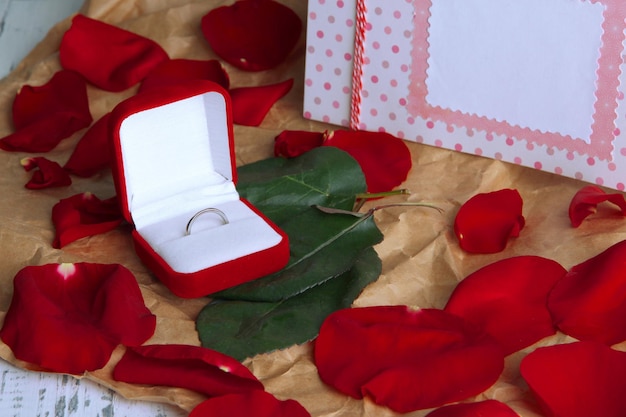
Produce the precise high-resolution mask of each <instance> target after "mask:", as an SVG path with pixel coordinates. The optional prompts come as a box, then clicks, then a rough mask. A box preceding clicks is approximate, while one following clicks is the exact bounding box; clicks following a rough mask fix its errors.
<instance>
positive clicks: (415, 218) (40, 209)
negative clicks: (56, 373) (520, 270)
mask: <svg viewBox="0 0 626 417" xmlns="http://www.w3.org/2000/svg"><path fill="white" fill-rule="evenodd" d="M281 2H283V3H284V4H286V5H288V6H289V7H291V8H292V9H293V10H295V11H296V12H297V13H298V14H299V15H300V16H301V18H302V20H303V21H306V2H305V1H303V0H281ZM230 3H232V1H226V0H206V1H191V0H176V1H171V0H170V1H164V0H162V1H148V0H131V1H121V0H117V1H116V0H91V1H89V0H88V1H87V2H86V3H85V5H84V6H83V8H82V12H83V13H85V14H86V15H88V16H90V17H93V18H96V19H100V20H103V21H105V22H107V23H111V24H114V25H117V26H120V27H122V28H125V29H127V30H130V31H132V32H135V33H138V34H140V35H143V36H146V37H148V38H151V39H153V40H155V41H157V42H158V43H159V44H161V45H162V46H163V47H164V48H165V49H166V51H167V52H168V54H169V55H170V57H172V58H189V59H211V58H216V56H214V54H213V53H212V51H211V49H210V47H209V46H208V44H207V43H206V41H205V40H204V38H203V37H202V35H201V31H200V19H201V18H202V16H203V15H205V14H206V13H207V12H208V11H209V10H211V9H212V8H215V7H218V6H220V5H224V4H230ZM69 26H70V19H67V20H64V21H62V22H60V23H59V24H58V25H56V26H55V27H54V28H53V29H52V30H51V31H50V32H49V33H48V35H47V36H46V38H45V39H44V40H43V41H42V42H41V43H40V44H39V45H38V46H37V47H36V48H35V49H34V50H33V51H32V52H31V53H30V54H29V55H28V56H27V57H26V58H25V59H24V61H23V62H22V63H21V64H20V65H19V66H18V67H17V68H16V69H15V70H14V71H13V73H11V74H10V75H9V76H8V77H6V78H5V79H3V80H1V81H0V137H3V136H5V135H8V134H9V133H11V132H12V125H11V119H10V117H11V113H10V112H11V104H12V101H13V98H14V97H15V93H16V92H17V91H18V90H19V88H20V87H21V86H22V85H24V84H29V85H41V84H44V83H45V82H47V81H48V80H49V79H50V77H51V76H52V75H53V74H54V72H56V71H57V70H59V69H60V64H59V60H58V46H59V43H60V40H61V37H62V35H63V33H64V32H65V30H67V29H68V28H69ZM304 58H305V39H304V35H303V36H302V38H301V39H300V42H299V43H298V45H297V47H296V49H295V50H294V52H293V53H292V55H291V56H290V57H289V59H288V61H287V62H286V63H284V64H283V65H281V66H280V67H278V68H276V69H275V70H272V71H265V72H261V73H247V72H243V71H239V70H237V69H235V68H233V67H230V66H228V65H227V64H225V67H226V69H227V71H228V73H229V74H230V77H231V83H232V86H233V87H243V86H252V85H264V84H270V83H274V82H279V81H283V80H285V79H288V78H294V80H295V84H294V87H293V89H292V91H291V92H290V93H289V94H288V95H287V96H286V97H284V98H283V99H282V100H280V101H279V102H278V103H277V104H276V105H275V106H274V107H273V108H272V110H271V112H270V113H269V114H268V116H267V117H266V119H265V120H264V122H263V124H262V125H261V126H260V127H258V128H252V127H244V126H235V143H236V152H237V163H238V164H239V165H241V164H245V163H249V162H253V161H256V160H259V159H263V158H267V157H270V156H271V155H272V150H273V148H272V146H273V139H274V137H275V136H276V135H277V134H278V133H280V132H281V131H282V130H285V129H302V130H316V131H323V130H326V129H334V128H335V127H333V126H328V125H324V124H321V123H317V122H311V121H308V120H305V119H304V118H303V117H302V116H301V113H302V92H303V68H304ZM135 91H136V87H135V88H132V89H130V90H128V91H125V92H122V93H117V94H112V93H107V92H104V91H101V90H98V89H97V88H95V87H90V88H89V91H88V93H89V97H90V107H91V111H92V114H93V116H94V118H95V119H97V118H99V117H100V116H101V115H103V114H105V113H106V112H107V111H109V110H110V109H111V108H112V107H113V106H114V105H115V104H116V103H118V102H119V101H121V100H122V99H124V98H126V97H128V96H130V95H132V94H134V93H135ZM83 133H84V131H81V132H78V133H77V134H75V135H73V136H72V137H71V138H69V139H67V140H64V141H63V142H62V143H61V144H60V145H59V146H58V147H57V148H56V149H54V150H53V151H51V152H49V153H48V154H46V157H48V158H49V159H52V160H55V161H58V162H60V163H61V164H63V163H64V162H65V161H66V160H67V158H69V155H70V154H71V151H72V149H73V147H74V145H75V144H76V142H77V141H78V140H79V139H80V137H81V135H82V134H83ZM409 147H410V149H411V152H412V155H413V169H412V171H411V173H410V175H409V178H408V179H407V181H406V183H405V184H403V185H402V187H404V188H408V189H409V190H410V191H411V192H412V194H411V195H410V196H408V197H406V196H404V197H395V198H393V199H389V200H388V201H389V202H393V201H406V200H409V201H426V202H430V203H433V204H436V205H437V206H439V207H441V208H443V209H444V210H445V211H444V213H443V214H440V213H438V212H436V211H434V210H429V209H424V208H406V207H394V208H389V209H385V210H382V211H378V212H377V213H376V220H377V223H378V225H379V227H380V228H381V230H382V231H383V233H384V235H385V240H384V241H383V242H382V243H381V244H379V245H378V246H377V247H376V250H377V252H378V253H379V255H380V256H381V258H382V260H383V272H382V275H381V277H380V279H379V280H378V281H377V282H376V283H374V284H372V285H370V286H369V287H367V288H366V289H365V291H364V292H363V293H362V295H361V296H360V297H359V298H358V299H357V300H356V302H355V305H356V306H371V305H389V304H394V305H395V304H406V305H410V306H413V307H420V308H429V307H435V308H441V307H443V306H444V305H445V303H446V301H447V298H448V296H449V294H450V292H451V291H452V290H453V288H454V287H455V285H456V284H457V283H458V282H459V281H460V280H461V279H463V277H465V276H466V275H468V274H469V273H471V272H473V271H475V270H477V269H478V268H480V267H482V266H484V265H487V264H489V263H491V262H494V261H496V260H499V259H503V258H507V257H511V256H516V255H539V256H544V257H547V258H550V259H554V260H556V261H557V262H560V263H561V264H562V265H563V266H564V267H566V268H570V267H571V266H573V265H575V264H578V263H580V262H582V261H583V260H585V259H587V258H589V257H591V256H594V255H596V254H598V253H600V252H601V251H603V250H604V249H606V248H607V247H609V246H610V245H612V244H614V243H616V242H619V241H621V240H623V239H626V220H624V219H623V218H621V216H616V215H613V214H612V213H611V212H610V209H602V210H601V212H602V213H601V215H599V216H595V217H592V218H589V219H587V220H586V221H585V222H584V223H583V224H582V226H580V227H579V228H577V229H574V228H572V227H571V225H570V224H569V219H568V214H567V207H568V205H569V202H570V200H571V198H572V196H573V195H574V193H575V192H576V191H577V190H578V189H580V188H581V187H582V186H584V185H585V184H584V183H582V182H579V181H576V180H573V179H569V178H564V177H560V176H557V175H552V174H549V173H545V172H539V171H534V170H531V169H528V168H523V167H520V166H515V165H510V164H506V163H502V162H499V161H494V160H489V159H485V158H481V157H476V156H470V155H466V154H461V153H456V152H452V151H449V150H444V149H437V148H433V147H428V146H423V145H419V144H415V143H409ZM24 156H27V155H26V154H22V153H7V152H0V169H2V175H1V176H0V190H1V192H2V193H1V195H2V198H1V199H0V222H1V224H2V228H1V229H0V250H1V252H0V254H1V256H0V281H1V283H2V284H1V286H0V311H1V314H0V317H2V318H3V317H4V314H5V312H6V310H7V308H8V306H9V303H10V301H11V295H12V280H13V277H14V275H15V274H16V273H17V271H18V270H20V269H21V268H22V267H24V266H26V265H41V264H45V263H57V262H99V263H120V264H123V265H124V266H126V267H127V268H129V269H130V270H131V271H132V272H133V273H134V274H135V276H136V277H137V280H138V282H139V284H140V286H141V289H142V292H143V296H144V298H145V301H146V304H147V305H148V307H149V308H150V309H151V310H152V311H153V312H154V313H155V314H156V315H157V317H158V323H157V331H156V334H155V335H154V337H153V338H152V339H150V340H149V341H148V343H150V344H153V343H185V344H191V345H198V344H199V341H198V337H197V335H196V332H195V327H194V326H195V324H194V320H195V317H196V315H197V314H198V312H199V311H200V309H201V308H202V307H203V306H204V305H205V304H206V303H207V300H208V299H197V300H183V299H179V298H177V297H175V296H173V295H172V294H171V293H169V292H168V291H167V290H166V289H165V288H164V287H163V285H161V284H160V283H159V282H158V281H156V280H155V279H154V278H153V276H152V275H151V274H150V273H149V272H148V271H147V270H146V269H145V268H144V267H143V266H142V265H141V263H140V262H139V260H138V259H137V257H136V255H135V252H134V250H133V248H132V243H131V237H130V234H129V229H128V227H121V228H119V229H117V230H115V231H112V232H110V233H107V234H104V235H99V236H94V237H92V238H88V239H83V240H80V241H78V242H75V243H73V244H71V245H68V246H67V247H65V248H63V249H62V250H56V249H53V248H52V247H51V242H52V238H53V236H54V228H53V226H52V223H51V220H50V212H51V209H52V206H53V205H54V204H55V203H57V202H58V201H59V200H60V199H61V198H66V197H69V196H71V195H74V194H76V193H79V192H85V191H89V192H92V193H94V194H96V195H97V196H98V197H100V198H108V197H111V196H112V195H114V193H115V190H114V187H113V183H112V180H111V177H110V175H109V174H102V175H98V176H96V177H93V178H90V179H80V178H74V179H73V180H74V181H73V184H72V186H70V187H69V188H60V189H48V190H42V191H29V190H26V189H25V188H24V184H25V183H26V182H27V180H28V178H29V176H30V174H29V173H26V172H24V170H23V168H22V167H21V166H20V163H19V161H20V159H21V158H23V157H24ZM501 188H515V189H517V190H519V192H520V194H521V195H522V197H523V199H524V216H525V217H526V227H525V228H524V229H523V230H522V232H521V235H520V237H519V238H517V239H514V240H512V241H511V242H510V243H509V245H508V247H507V248H506V250H505V251H504V252H502V253H498V254H493V255H470V254H467V253H464V252H463V251H461V250H460V248H459V246H458V244H457V242H456V239H455V237H454V234H453V230H452V224H453V220H454V216H455V214H456V211H457V209H458V207H459V206H460V205H461V204H462V203H463V202H465V201H466V200H467V199H468V198H470V197H471V196H473V195H475V194H476V193H479V192H488V191H494V190H498V189H501ZM366 208H367V206H366ZM120 296H123V295H122V294H121V295H120ZM568 340H569V339H567V338H565V337H564V336H562V335H558V336H554V337H551V338H547V339H546V340H542V341H541V342H539V343H538V344H537V345H548V344H554V343H559V342H563V341H568ZM534 347H536V346H533V347H530V348H528V349H525V350H524V351H523V352H519V353H517V354H514V355H511V356H510V357H508V358H507V361H506V369H505V372H504V373H503V375H502V376H501V378H500V380H499V381H498V382H497V383H496V384H495V385H494V386H493V387H492V388H490V389H489V390H488V391H487V392H485V393H484V394H481V395H480V396H478V397H477V398H476V400H480V399H486V398H494V399H498V400H501V401H504V402H506V403H507V404H509V405H510V406H511V407H513V408H514V409H515V410H516V411H517V412H518V413H520V415H523V416H525V417H527V416H528V417H534V416H539V415H540V414H539V413H538V412H537V411H536V408H535V406H534V405H533V404H532V402H530V400H529V396H528V392H527V388H526V386H525V384H524V382H523V381H522V379H521V377H520V375H519V371H518V366H519V362H520V360H521V359H522V358H523V356H524V355H525V354H526V353H527V352H529V351H531V350H532V349H533V348H534ZM122 353H123V349H122V348H119V349H118V350H117V351H116V352H115V354H114V355H113V357H112V359H111V361H110V362H109V364H108V365H107V366H106V367H105V368H104V369H102V370H99V371H96V372H92V373H88V374H87V375H85V377H86V378H89V379H92V380H95V381H97V382H99V383H101V384H103V385H106V386H108V387H111V388H113V389H114V390H116V391H117V392H119V393H121V394H122V395H124V396H126V397H129V398H139V399H150V400H157V401H164V402H170V403H174V404H176V405H178V406H180V407H181V408H183V409H186V410H191V409H192V408H193V407H194V406H195V405H196V404H198V403H199V402H200V401H202V399H203V397H202V396H200V395H198V394H196V393H193V392H190V391H187V390H182V389H173V388H165V387H146V386H138V385H129V384H124V383H119V382H116V381H114V380H113V379H112V377H111V370H112V369H113V367H114V365H115V363H116V362H117V361H118V360H119V358H120V357H121V355H122ZM0 357H2V358H4V359H6V360H8V361H10V362H12V363H14V364H17V365H18V366H21V367H24V368H29V366H28V364H25V363H21V362H19V361H17V360H16V359H15V358H14V357H13V356H12V354H11V351H10V349H9V348H8V347H7V346H6V345H0ZM245 364H246V365H247V366H248V367H249V368H250V369H251V370H252V372H254V374H255V375H256V376H257V377H258V378H260V379H261V380H262V381H263V383H264V384H265V386H266V389H267V390H268V391H269V392H271V393H273V394H274V395H276V396H277V397H279V398H281V399H286V398H292V399H295V400H297V401H299V402H300V403H301V404H302V405H303V406H304V407H305V408H306V409H307V410H308V411H309V412H310V413H311V415H312V416H320V417H321V416H325V417H330V416H333V417H348V416H350V417H353V416H377V417H387V416H389V417H391V416H395V415H397V414H395V413H393V412H391V411H390V410H388V409H386V408H382V407H378V406H376V405H374V404H373V403H371V402H370V401H369V400H355V399H351V398H348V397H346V396H344V395H342V394H339V393H337V392H336V391H334V390H333V389H332V388H330V387H328V386H325V385H324V384H323V383H322V382H321V381H320V380H319V378H318V376H317V371H316V368H315V365H314V363H313V361H312V345H311V344H310V343H309V344H304V345H301V346H293V347H290V348H287V349H285V350H283V351H279V352H273V353H269V354H263V355H259V356H257V357H254V358H251V359H248V360H246V361H245ZM472 400H473V399H472ZM427 412H428V410H422V411H416V412H413V413H409V414H407V416H411V417H421V416H425V415H426V414H427Z"/></svg>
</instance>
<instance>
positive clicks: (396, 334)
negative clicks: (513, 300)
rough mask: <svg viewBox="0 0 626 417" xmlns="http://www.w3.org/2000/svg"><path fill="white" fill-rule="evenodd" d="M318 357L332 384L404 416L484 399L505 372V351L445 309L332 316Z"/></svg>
mask: <svg viewBox="0 0 626 417" xmlns="http://www.w3.org/2000/svg"><path fill="white" fill-rule="evenodd" d="M314 355H315V363H316V365H317V368H318V372H319V374H320V377H321V378H322V380H323V381H324V382H326V383H327V384H329V385H332V386H333V387H335V388H336V389H337V390H339V391H341V392H343V393H345V394H347V395H350V396H352V397H355V398H362V397H364V396H368V397H371V398H372V400H373V401H374V402H376V403H377V404H380V405H384V406H387V407H389V408H391V409H392V410H394V411H398V412H402V413H404V412H409V411H413V410H418V409H425V408H431V407H438V406H441V405H443V404H446V403H449V402H454V401H460V400H464V399H467V398H469V397H471V396H474V395H477V394H479V393H481V392H482V391H484V390H485V389H487V388H488V387H490V386H491V385H492V384H493V383H494V382H495V381H496V380H497V379H498V377H499V375H500V373H501V372H502V369H503V367H504V355H503V353H502V350H501V348H500V346H499V345H498V343H497V342H495V341H494V340H493V339H492V338H491V337H489V336H487V335H486V334H485V333H484V332H482V330H480V329H479V328H478V327H476V326H473V325H471V324H469V323H467V322H465V321H464V320H463V319H461V318H459V317H457V316H454V315H452V314H449V313H446V312H445V311H442V310H434V309H424V310H410V309H409V308H407V307H406V306H384V307H367V308H355V309H346V310H339V311H338V312H335V313H333V314H331V315H330V316H329V317H328V318H327V319H326V320H325V321H324V323H323V325H322V327H321V329H320V333H319V336H318V338H317V340H316V342H315V352H314ZM407 387H410V389H406V388H407Z"/></svg>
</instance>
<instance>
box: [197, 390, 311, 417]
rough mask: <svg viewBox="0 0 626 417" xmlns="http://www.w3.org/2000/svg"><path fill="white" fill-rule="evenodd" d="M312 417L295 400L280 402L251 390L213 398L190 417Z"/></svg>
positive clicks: (262, 392) (268, 395) (271, 396)
mask: <svg viewBox="0 0 626 417" xmlns="http://www.w3.org/2000/svg"><path fill="white" fill-rule="evenodd" d="M216 416H233V417H239V416H241V417H244V416H245V417H310V416H311V414H309V412H308V411H306V410H305V409H304V407H302V406H301V405H300V404H299V403H298V402H296V401H294V400H285V401H280V400H278V399H277V398H276V397H274V396H273V395H272V394H270V393H268V392H265V391H259V390H251V391H248V392H244V393H240V394H229V395H224V396H221V397H215V398H211V399H209V400H206V401H204V402H202V403H200V404H199V405H198V406H196V408H194V409H193V410H192V411H191V413H190V414H189V417H216Z"/></svg>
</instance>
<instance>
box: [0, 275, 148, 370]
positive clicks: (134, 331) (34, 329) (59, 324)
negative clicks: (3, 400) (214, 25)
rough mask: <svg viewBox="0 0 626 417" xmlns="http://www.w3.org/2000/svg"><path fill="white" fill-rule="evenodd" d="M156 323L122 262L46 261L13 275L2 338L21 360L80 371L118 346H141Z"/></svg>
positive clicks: (95, 364) (92, 366)
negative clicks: (46, 263) (71, 262)
mask: <svg viewBox="0 0 626 417" xmlns="http://www.w3.org/2000/svg"><path fill="white" fill-rule="evenodd" d="M155 327H156V317H155V316H154V315H153V314H152V313H150V310H148V309H147V308H146V306H145V305H144V302H143V298H142V295H141V291H140V290H139V286H138V285H137V281H136V279H135V277H134V276H133V274H132V273H131V272H130V271H129V270H127V269H126V268H124V267H123V266H121V265H115V264H113V265H104V264H88V263H79V264H60V265H59V264H48V265H43V266H28V267H25V268H24V269H22V270H21V271H19V272H18V274H17V275H16V276H15V279H14V292H13V299H12V301H11V305H10V307H9V310H8V311H7V315H6V317H5V321H4V325H3V327H2V330H0V337H1V338H2V340H3V341H4V342H5V343H6V344H7V345H9V346H10V347H11V349H12V350H13V353H14V354H15V357H16V358H17V359H20V360H23V361H26V362H30V363H32V364H35V365H37V366H39V367H41V368H43V369H46V370H49V371H54V372H63V373H70V374H82V373H83V372H85V371H91V370H95V369H100V368H102V367H103V366H104V365H105V364H106V363H107V362H108V360H109V358H110V355H111V353H112V352H113V350H114V349H115V347H116V346H117V345H118V344H120V343H121V344H127V345H139V344H142V343H143V342H145V341H146V340H147V339H148V338H150V337H151V336H152V334H153V333H154V330H155Z"/></svg>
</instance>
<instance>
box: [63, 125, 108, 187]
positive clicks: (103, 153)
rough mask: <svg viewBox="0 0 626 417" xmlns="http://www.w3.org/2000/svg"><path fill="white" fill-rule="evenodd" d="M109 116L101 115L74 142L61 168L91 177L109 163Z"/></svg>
mask: <svg viewBox="0 0 626 417" xmlns="http://www.w3.org/2000/svg"><path fill="white" fill-rule="evenodd" d="M109 116H110V113H107V114H105V115H104V116H102V117H101V118H100V119H99V120H98V121H97V122H96V123H94V124H93V125H92V126H91V127H90V128H89V130H87V132H85V134H84V135H83V137H82V138H81V139H80V141H79V142H78V143H77V144H76V147H75V148H74V152H72V155H70V158H69V159H68V161H67V162H66V163H65V165H64V166H63V168H64V169H65V170H66V171H67V172H69V173H70V174H73V175H77V176H79V177H91V176H92V175H95V174H97V173H98V172H100V171H102V170H104V169H106V168H109V167H110V166H111V165H110V163H111V151H110V147H111V146H110V144H109Z"/></svg>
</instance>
